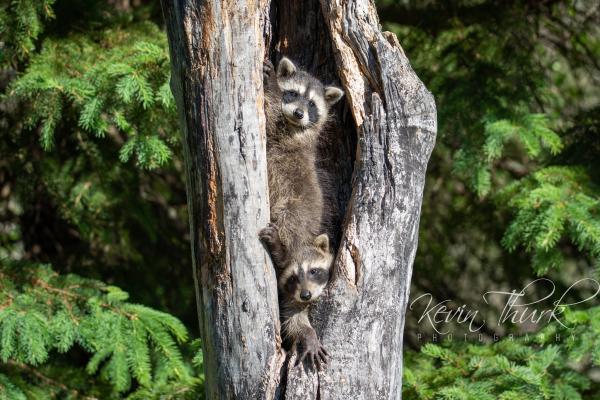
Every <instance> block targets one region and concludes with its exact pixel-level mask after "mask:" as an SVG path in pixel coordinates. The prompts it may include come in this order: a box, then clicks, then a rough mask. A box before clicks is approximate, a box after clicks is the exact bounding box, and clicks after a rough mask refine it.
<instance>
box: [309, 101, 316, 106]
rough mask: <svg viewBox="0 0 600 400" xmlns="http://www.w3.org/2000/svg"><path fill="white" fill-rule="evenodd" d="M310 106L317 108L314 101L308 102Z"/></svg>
mask: <svg viewBox="0 0 600 400" xmlns="http://www.w3.org/2000/svg"><path fill="white" fill-rule="evenodd" d="M308 105H309V106H310V107H315V106H316V104H315V102H314V101H312V100H311V101H309V102H308Z"/></svg>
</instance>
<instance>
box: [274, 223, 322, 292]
mask: <svg viewBox="0 0 600 400" xmlns="http://www.w3.org/2000/svg"><path fill="white" fill-rule="evenodd" d="M332 262H333V255H332V254H331V253H330V252H329V239H328V237H327V235H326V234H322V235H319V236H317V238H316V239H315V241H314V244H313V246H309V248H307V249H305V250H304V251H303V252H301V254H298V255H295V257H293V258H292V259H291V260H290V261H289V263H288V265H287V266H286V267H285V268H284V270H283V272H282V273H281V276H280V277H279V279H278V285H279V290H280V291H281V292H282V293H283V294H285V296H286V297H287V298H288V299H292V300H294V301H295V302H296V303H300V304H302V303H310V302H312V301H315V300H316V299H318V298H319V296H321V294H322V293H323V289H325V286H327V282H329V270H330V268H331V264H332Z"/></svg>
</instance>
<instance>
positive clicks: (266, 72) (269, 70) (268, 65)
mask: <svg viewBox="0 0 600 400" xmlns="http://www.w3.org/2000/svg"><path fill="white" fill-rule="evenodd" d="M273 71H275V67H274V66H273V63H272V62H271V60H265V61H264V62H263V77H264V79H268V78H270V77H271V75H272V74H273Z"/></svg>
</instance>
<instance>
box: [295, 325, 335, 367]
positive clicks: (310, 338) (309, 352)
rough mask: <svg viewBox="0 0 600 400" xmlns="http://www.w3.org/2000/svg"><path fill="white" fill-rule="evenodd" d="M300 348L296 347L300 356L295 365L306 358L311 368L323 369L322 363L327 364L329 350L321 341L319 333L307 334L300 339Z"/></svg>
mask: <svg viewBox="0 0 600 400" xmlns="http://www.w3.org/2000/svg"><path fill="white" fill-rule="evenodd" d="M299 345H300V348H299V349H298V348H297V349H296V350H297V351H298V358H296V363H295V364H294V367H296V366H298V365H300V363H301V362H303V361H304V360H306V362H307V363H308V366H309V367H310V368H315V367H316V368H317V369H318V370H320V369H321V365H327V357H328V356H329V354H327V351H326V350H325V348H324V347H323V345H322V344H321V342H320V341H319V338H318V337H317V334H316V333H314V332H312V334H309V335H306V336H304V337H302V338H301V339H300V340H299Z"/></svg>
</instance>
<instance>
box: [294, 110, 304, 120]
mask: <svg viewBox="0 0 600 400" xmlns="http://www.w3.org/2000/svg"><path fill="white" fill-rule="evenodd" d="M294 117H296V118H297V119H302V118H304V111H302V110H301V109H299V108H296V109H295V110H294Z"/></svg>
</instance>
